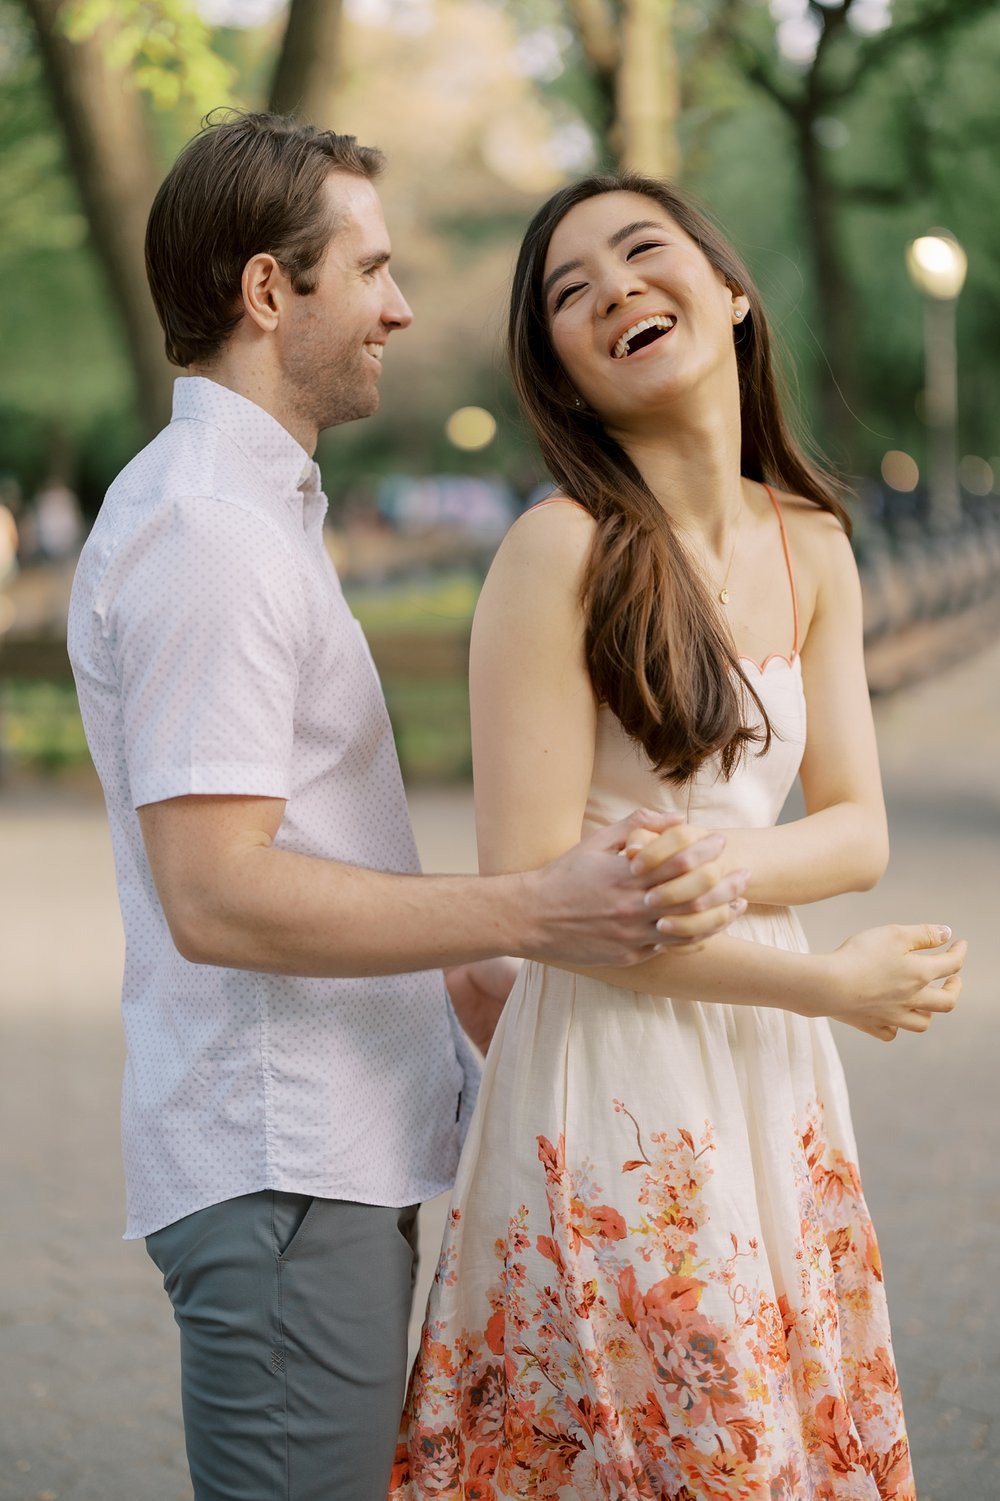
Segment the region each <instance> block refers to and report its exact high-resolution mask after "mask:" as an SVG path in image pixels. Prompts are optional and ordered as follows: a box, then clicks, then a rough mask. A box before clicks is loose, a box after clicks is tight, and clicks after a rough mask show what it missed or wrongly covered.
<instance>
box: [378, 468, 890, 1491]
mask: <svg viewBox="0 0 1000 1501" xmlns="http://www.w3.org/2000/svg"><path fill="white" fill-rule="evenodd" d="M773 498H774V497H773V496H772V500H773ZM775 508H776V510H777V509H778V508H777V503H776V502H775ZM778 518H779V521H780V520H781V513H780V510H778ZM781 535H782V541H783V543H784V547H785V555H786V559H789V578H790V580H791V587H792V599H793V606H794V587H795V586H794V579H793V578H792V574H791V564H790V558H789V553H788V544H787V538H786V537H785V532H784V525H783V523H782V526H781ZM795 614H796V625H795V638H794V645H793V650H792V653H791V656H790V657H783V656H779V655H773V656H771V657H770V658H768V660H767V661H766V662H764V663H762V664H759V665H758V664H756V663H752V662H747V663H746V667H747V671H748V672H749V673H750V674H752V677H753V681H754V683H755V686H756V687H757V689H758V692H759V693H760V696H761V699H762V701H763V702H764V704H765V706H766V708H767V712H768V715H769V717H770V719H771V722H772V724H773V725H774V726H775V728H776V729H777V730H778V731H779V734H780V738H778V737H776V738H775V739H774V740H773V742H772V746H771V749H770V751H769V752H768V754H767V755H766V756H765V757H754V756H753V755H751V756H750V757H748V758H747V759H746V760H745V761H744V763H743V765H742V767H741V768H740V770H738V771H737V773H736V775H735V776H734V777H733V778H732V779H731V780H730V781H728V782H727V781H725V780H723V779H722V778H720V777H719V776H718V775H717V773H716V771H715V770H714V769H712V768H706V769H705V770H704V772H703V773H702V774H700V775H699V776H698V777H697V778H696V780H695V782H694V784H693V785H691V786H689V787H685V788H684V789H682V790H681V792H680V793H679V794H677V793H675V791H674V789H672V788H670V787H669V786H668V785H666V784H664V783H662V782H661V781H660V780H659V779H658V778H657V777H656V776H655V775H654V773H653V771H652V769H651V767H650V765H649V763H648V762H647V761H646V759H645V757H644V755H643V753H642V752H641V750H640V749H639V748H637V747H636V746H635V744H634V743H633V742H632V741H630V740H629V739H628V738H627V737H626V736H625V734H624V733H623V731H622V729H621V727H620V726H619V724H618V723H617V721H616V720H615V719H614V718H613V717H612V715H611V714H610V713H608V712H607V711H606V710H604V711H602V712H601V714H600V716H599V724H598V742H597V754H596V759H595V767H594V778H593V786H592V788H591V792H590V799H589V804H588V808H587V825H588V827H594V826H596V825H599V824H605V823H608V822H611V821H613V820H615V819H617V818H619V817H620V816H622V815H624V814H625V813H627V812H628V811H629V810H630V809H631V808H633V807H636V806H648V807H653V806H660V807H668V806H679V807H680V808H681V809H682V811H683V812H684V813H685V814H686V815H687V816H689V817H690V818H691V819H692V820H693V821H695V822H697V823H699V824H701V825H703V826H708V827H713V826H714V827H718V828H748V827H762V826H765V825H770V824H773V823H774V822H775V821H776V820H777V818H778V815H779V813H780V811H781V808H782V805H783V804H784V801H785V798H786V796H787V793H788V791H789V789H790V787H791V784H792V782H793V780H794V778H795V776H796V773H797V771H798V766H799V762H800V760H801V755H802V750H803V747H804V744H805V730H806V711H805V699H804V695H803V689H802V676H801V665H800V660H799V656H798V623H797V611H796V612H795ZM731 931H732V933H733V934H734V936H740V937H743V938H746V939H751V940H753V941H756V942H759V943H766V944H770V945H773V946H775V947H777V948H783V949H794V950H803V949H805V947H806V943H805V938H804V935H803V933H802V929H801V927H800V925H799V922H798V920H797V918H796V917H795V915H794V913H792V912H791V911H789V910H788V909H786V908H775V907H751V908H750V909H749V910H748V911H747V913H746V914H745V915H744V916H743V917H742V918H741V919H739V921H738V922H737V923H735V924H734V925H733V927H732V929H731ZM391 1496H392V1501H428V1498H434V1501H515V1498H516V1501H522V1498H526V1497H532V1498H538V1501H568V1498H571V1497H572V1498H581V1501H640V1498H641V1501H878V1498H882V1501H889V1498H893V1501H914V1497H915V1491H914V1485H913V1476H912V1471H911V1467H910V1458H909V1450H908V1446H907V1441H906V1436H905V1431H904V1427H903V1415H902V1408H901V1404H900V1395H899V1387H898V1383H897V1379H896V1371H895V1366H894V1362H893V1355H892V1344H891V1340H890V1335H889V1322H888V1317H887V1313H886V1303H885V1293H884V1289H883V1284H882V1268H881V1264H880V1261H879V1254H878V1248H877V1245H876V1242H875V1235H874V1231H873V1229H872V1224H871V1220H870V1218H869V1215H868V1211H867V1208H866V1206H865V1202H864V1198H863V1197H862V1192H861V1184H860V1180H859V1177H858V1169H857V1165H856V1149H855V1143H854V1136H853V1132H852V1129H851V1121H850V1114H849V1109H848V1102H847V1095H846V1091H845V1086H844V1077H843V1073H842V1070H841V1065H840V1061H839V1059H838V1056H837V1052H836V1048H835V1046H834V1042H833V1038H832V1036H831V1032H830V1027H829V1025H828V1023H827V1022H826V1021H824V1020H820V1021H810V1020H807V1019H805V1018H803V1017H800V1016H797V1015H793V1014H792V1013H790V1012H787V1011H781V1010H777V1009H770V1008H757V1007H752V1006H724V1005H717V1004H701V1003H693V1002H690V1001H683V1002H682V1001H677V1002H675V1001H672V1000H670V999H669V998H668V997H666V996H645V995H639V994H636V993H635V992H634V991H630V990H624V989H618V988H617V987H615V986H611V985H605V984H602V983H601V982H599V981H597V980H593V979H586V978H579V977H576V976H573V975H571V974H567V973H566V972H564V971H561V970H558V969H551V968H547V967H545V966H542V965H538V964H526V965H525V966H524V967H523V970H522V972H521V976H520V978H519V980H518V983H517V985H516V987H515V990H514V993H513V994H512V995H511V998H510V1000H509V1002H508V1004H507V1007H506V1009H505V1012H504V1015H503V1017H502V1020H501V1022H500V1026H499V1028H498V1029H497V1033H496V1036H495V1038H494V1040H493V1044H492V1046H491V1048H490V1051H489V1056H488V1058H487V1061H486V1069H485V1076H484V1079H483V1085H482V1089H481V1092H480V1096H479V1103H478V1106H477V1109H476V1113H475V1116H474V1119H473V1122H472V1125H471V1128H470V1133H469V1138H468V1141H467V1143H466V1146H465V1150H464V1153H463V1156H462V1160H461V1165H460V1168H459V1175H458V1181H457V1183H456V1185H455V1190H454V1195H453V1199H452V1207H451V1211H450V1218H449V1222H448V1226H447V1230H446V1233H445V1238H444V1245H443V1248H442V1251H441V1259H440V1264H439V1267H438V1271H437V1276H436V1279H435V1282H434V1286H433V1289H432V1292H431V1296H430V1301H429V1304H428V1308H427V1317H426V1322H425V1324H424V1331H423V1340H422V1344H421V1349H420V1353H419V1356H418V1358H417V1362H416V1365H415V1367H414V1370H413V1374H412V1377H411V1381H410V1389H409V1394H408V1398H407V1404H406V1410H405V1413H404V1416H403V1424H402V1430H401V1438H400V1445H399V1449H398V1452H397V1459H396V1465H395V1469H394V1472H393V1480H392V1488H391Z"/></svg>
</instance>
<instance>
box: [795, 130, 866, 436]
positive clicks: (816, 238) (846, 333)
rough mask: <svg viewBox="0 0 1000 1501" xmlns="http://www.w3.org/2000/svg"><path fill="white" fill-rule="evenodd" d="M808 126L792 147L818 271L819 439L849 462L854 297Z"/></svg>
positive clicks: (831, 195)
mask: <svg viewBox="0 0 1000 1501" xmlns="http://www.w3.org/2000/svg"><path fill="white" fill-rule="evenodd" d="M812 126H813V121H812V114H811V112H808V113H803V115H802V117H801V118H800V120H799V122H798V128H797V131H796V145H797V148H798V156H799V162H800V167H801V172H802V184H803V190H804V195H805V202H804V205H803V207H804V218H805V227H806V234H807V236H808V239H809V246H810V250H811V253H812V260H813V265H814V267H815V271H816V282H815V286H816V301H817V308H818V313H819V339H820V344H821V346H822V352H823V355H824V356H825V360H826V362H828V367H829V368H828V367H827V364H824V366H823V370H822V383H821V388H820V398H821V406H822V414H823V417H822V421H823V433H822V441H823V445H824V447H826V448H828V449H830V450H831V457H832V458H833V459H834V461H835V462H837V463H838V464H841V465H843V464H845V463H846V464H848V465H849V464H850V463H851V461H852V450H853V447H854V443H853V434H854V430H855V427H856V424H857V417H856V415H855V414H856V411H857V408H856V404H855V395H856V389H857V385H856V380H855V352H856V350H857V346H858V340H857V322H856V316H857V300H856V298H855V295H854V288H853V286H852V284H851V279H850V276H849V275H848V273H847V269H846V264H845V258H844V252H843V249H842V246H841V225H840V220H841V212H840V204H839V201H838V195H837V190H836V188H835V187H834V185H833V183H832V182H831V181H830V179H829V175H828V172H827V168H826V162H825V160H824V156H823V147H822V146H821V145H820V144H819V141H818V140H817V139H816V135H815V132H814V130H813V128H812Z"/></svg>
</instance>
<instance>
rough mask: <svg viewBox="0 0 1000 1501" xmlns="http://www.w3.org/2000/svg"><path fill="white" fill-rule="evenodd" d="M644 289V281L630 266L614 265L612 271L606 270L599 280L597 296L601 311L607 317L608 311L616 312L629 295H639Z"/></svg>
mask: <svg viewBox="0 0 1000 1501" xmlns="http://www.w3.org/2000/svg"><path fill="white" fill-rule="evenodd" d="M646 290H647V287H646V283H645V282H644V281H643V279H642V277H641V276H639V275H638V274H637V272H635V271H633V270H632V269H631V267H629V266H618V267H616V269H615V270H614V271H610V272H608V274H607V276H606V277H605V278H604V279H603V281H602V282H601V287H600V298H599V306H600V309H601V313H602V314H603V316H604V317H607V316H608V314H609V313H614V312H617V311H618V309H619V308H620V307H622V306H624V304H625V303H626V302H628V300H629V298H630V297H640V296H641V295H642V293H643V292H645V291H646Z"/></svg>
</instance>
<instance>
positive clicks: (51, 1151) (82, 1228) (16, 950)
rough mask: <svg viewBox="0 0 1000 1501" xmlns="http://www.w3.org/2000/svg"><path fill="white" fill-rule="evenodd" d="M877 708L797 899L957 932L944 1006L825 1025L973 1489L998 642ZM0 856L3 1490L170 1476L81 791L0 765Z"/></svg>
mask: <svg viewBox="0 0 1000 1501" xmlns="http://www.w3.org/2000/svg"><path fill="white" fill-rule="evenodd" d="M878 714H879V732H880V741H881V744H882V749H883V763H884V768H885V775H886V783H887V788H888V795H889V803H890V816H891V822H892V834H893V861H892V866H891V868H890V871H889V874H888V876H887V877H886V879H885V881H884V882H883V883H882V885H881V886H880V887H879V888H878V890H877V891H875V892H872V893H868V894H866V895H864V896H857V897H843V898H840V899H838V900H836V901H833V902H828V903H825V904H823V905H822V906H821V907H818V908H815V909H806V911H805V913H804V914H803V915H804V919H805V921H806V925H807V928H808V930H809V933H810V936H811V939H812V941H813V943H814V945H815V946H816V947H822V946H828V947H829V946H832V945H833V944H835V943H836V942H838V941H839V940H840V938H842V937H844V936H846V934H847V933H849V932H851V931H852V930H853V929H855V928H857V927H862V926H868V925H870V924H873V923H878V922H882V921H890V920H896V919H900V920H904V921H923V920H929V921H943V922H949V923H951V924H952V926H953V927H954V928H955V930H956V932H959V933H964V934H965V935H967V936H968V937H969V938H970V939H971V941H972V954H971V958H970V962H969V966H968V970H967V987H966V992H965V995H964V997H963V1003H962V1006H961V1009H960V1011H959V1013H957V1014H956V1015H955V1016H953V1017H951V1018H949V1019H947V1020H946V1021H944V1022H943V1023H939V1024H937V1025H936V1026H935V1027H934V1029H933V1030H932V1032H931V1033H930V1034H929V1036H927V1037H926V1038H911V1037H906V1038H901V1039H900V1040H899V1041H898V1042H897V1043H895V1044H894V1045H893V1046H892V1047H885V1046H882V1045H879V1044H877V1043H874V1042H870V1041H869V1040H867V1039H866V1038H863V1037H862V1036H861V1035H860V1034H855V1033H853V1032H850V1031H849V1030H846V1029H842V1031H841V1034H840V1040H841V1044H842V1051H843V1053H844V1057H845V1062H846V1065H847V1069H848V1073H849V1077H850V1082H851V1086H852V1098H853V1104H854V1113H855V1121H856V1125H857V1129H858V1136H859V1140H860V1147H861V1155H862V1167H863V1171H864V1176H865V1183H866V1188H867V1193H868V1198H869V1201H870V1203H871V1206H872V1210H873V1213H874V1215H875V1219H876V1223H877V1224H878V1226H879V1230H880V1238H881V1241H882V1248H883V1254H884V1258H885V1262H886V1265H887V1279H888V1285H889V1294H890V1299H891V1305H892V1309H893V1312H894V1328H895V1339H896V1348H897V1354H898V1357H899V1365H900V1373H901V1380H902V1384H903V1391H904V1397H905V1399H906V1403H907V1409H908V1415H909V1425H910V1432H911V1437H912V1440H913V1447H914V1451H915V1454H916V1458H917V1464H918V1479H919V1497H920V1501H996V1498H997V1497H998V1496H1000V1354H998V1351H1000V1175H998V1168H997V1163H998V1161H1000V1116H998V1112H997V1109H996V1098H997V1093H998V1088H997V1059H998V1043H1000V987H998V981H997V973H998V968H1000V963H998V961H1000V944H998V941H997V939H998V928H1000V922H998V906H997V893H998V891H1000V855H998V839H997V836H998V833H1000V786H998V783H1000V778H998V775H997V772H996V770H995V768H996V767H997V766H998V765H1000V648H998V647H994V648H992V649H991V650H990V651H988V652H984V653H982V654H981V655H979V656H977V657H976V658H975V659H973V660H971V661H969V662H967V663H965V664H964V665H962V666H961V667H959V668H957V669H954V670H952V671H951V672H949V673H948V674H947V675H946V676H943V677H941V678H938V679H937V680H935V681H934V682H933V683H927V684H924V685H922V686H920V687H919V688H915V689H912V690H909V691H907V692H906V693H904V694H901V695H899V696H897V697H895V698H893V699H891V700H888V701H886V702H883V703H881V704H880V706H879V710H878ZM413 811H414V820H415V824H416V827H417V834H418V840H419V842H420V845H421V848H422V851H423V853H424V858H425V864H426V866H427V868H428V869H438V870H441V869H453V870H454V869H461V868H466V869H468V868H471V864H472V860H473V850H472V825H471V811H470V806H469V797H468V794H467V792H465V791H464V790H461V789H459V790H457V791H456V790H447V791H440V792H435V791H421V792H419V793H417V794H415V796H414V798H413ZM0 857H2V858H0V998H2V1019H0V1027H2V1037H0V1192H2V1195H3V1202H4V1205H5V1207H6V1214H5V1215H4V1218H3V1228H2V1230H0V1352H2V1362H0V1501H57V1498H58V1501H187V1498H189V1497H190V1490H189V1486H188V1483H187V1478H186V1472H185V1468H184V1463H183V1454H182V1446H181V1436H180V1425H179V1420H178V1411H177V1379H176V1374H175V1363H176V1339H175V1332H174V1329H173V1325H172V1322H171V1318H170V1313H169V1308H168V1306H167V1303H166V1300H165V1298H164V1296H163V1294H162V1291H161V1290H160V1287H159V1279H158V1276H157V1274H156V1272H155V1271H154V1269H153V1267H152V1265H151V1264H150V1263H149V1262H148V1261H147V1259H146V1256H145V1253H144V1250H143V1249H142V1247H141V1245H137V1244H135V1243H131V1244H125V1243H123V1242H122V1241H121V1240H119V1238H118V1237H119V1233H120V1227H121V1222H122V1217H123V1216H122V1192H121V1185H120V1170H119V1160H118V1140H117V1119H116V1113H117V1091H118V1077H119V1074H120V1067H121V1043H120V1038H119V1029H118V1018H117V1001H116V996H117V989H118V980H119V974H120V966H121V938H120V933H119V928H118V917H117V907H116V900H115V894H114V880H113V872H112V868H111V858H110V848H109V844H108V839H107V834H106V830H105V826H104V816H103V808H102V806H101V804H100V802H99V800H97V799H96V798H95V797H94V795H93V792H92V791H87V790H85V789H82V788H81V789H78V790H75V791H71V790H66V789H61V790H59V791H58V792H53V791H51V790H48V791H47V790H45V789H44V788H43V789H37V788H36V789H34V790H32V789H30V788H28V789H25V788H23V787H21V788H19V789H18V790H17V793H16V795H15V793H14V791H13V790H12V789H8V790H7V791H6V792H3V791H2V790H0ZM441 1213H442V1210H441V1206H440V1204H437V1205H435V1206H431V1208H430V1210H429V1211H428V1212H427V1214H426V1216H425V1220H426V1224H425V1247H426V1251H427V1254H426V1257H425V1261H426V1265H425V1268H424V1276H425V1284H424V1285H426V1277H427V1276H428V1275H429V1273H430V1271H431V1263H432V1262H433V1260H434V1248H435V1242H436V1239H437V1236H438V1234H439V1226H440V1221H441ZM802 1501H807V1498H802Z"/></svg>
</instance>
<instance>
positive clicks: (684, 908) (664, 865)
mask: <svg viewBox="0 0 1000 1501" xmlns="http://www.w3.org/2000/svg"><path fill="white" fill-rule="evenodd" d="M643 831H645V832H643ZM649 836H652V837H651V838H650V837H649ZM724 846H725V839H724V837H723V835H721V834H715V833H708V832H706V831H705V830H702V829H695V828H693V826H691V825H689V824H685V823H684V822H683V820H682V819H681V816H680V814H677V813H655V812H652V811H651V810H650V809H648V808H645V809H639V810H637V811H636V812H635V813H631V814H630V815H629V816H628V818H624V819H622V820H620V822H618V823H616V824H611V825H610V826H609V827H608V828H605V829H598V830H597V831H596V832H595V833H593V834H590V835H589V836H588V837H587V838H586V839H584V840H582V841H581V842H580V844H578V845H577V846H576V847H575V848H574V849H572V850H570V851H569V852H568V853H567V854H565V855H563V856H561V857H560V858H559V859H558V860H553V861H552V862H551V863H550V864H549V865H546V866H544V867H543V868H542V869H541V870H537V871H532V872H530V873H529V874H528V875H527V876H525V877H524V879H525V881H526V882H530V886H531V890H530V899H531V901H532V903H533V910H534V912H535V915H536V919H537V925H538V926H537V931H536V935H535V938H534V940H533V941H532V943H531V944H530V946H528V947H526V949H525V952H526V953H527V954H528V955H529V957H531V958H536V959H540V960H541V961H542V962H543V963H556V964H571V965H573V966H574V967H575V966H577V965H586V966H591V965H599V966H605V965H612V966H614V965H622V964H638V963H641V962H642V961H643V960H645V959H650V958H652V956H653V955H654V954H657V953H659V952H660V951H661V950H662V949H663V948H664V947H666V946H668V945H669V946H683V947H685V948H689V949H690V948H693V947H695V946H700V945H701V943H702V942H704V940H705V939H707V938H711V937H712V936H713V935H714V934H716V933H721V932H722V931H723V929H724V928H726V927H728V925H729V924H730V923H731V922H732V921H733V919H734V918H735V917H738V916H739V915H740V913H742V912H744V911H745V910H746V902H745V901H744V900H743V897H742V894H741V893H742V891H743V890H744V888H745V886H746V883H747V880H748V876H747V874H746V872H745V871H732V872H729V873H724V872H723V871H722V868H721V867H720V866H719V865H718V864H717V863H715V862H716V861H717V860H718V856H719V855H720V854H721V852H722V850H723V848H724ZM629 848H634V850H635V853H634V854H633V855H632V856H631V858H629V859H622V858H621V856H622V855H624V854H625V852H626V850H628V849H629ZM661 924H663V926H661Z"/></svg>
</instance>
